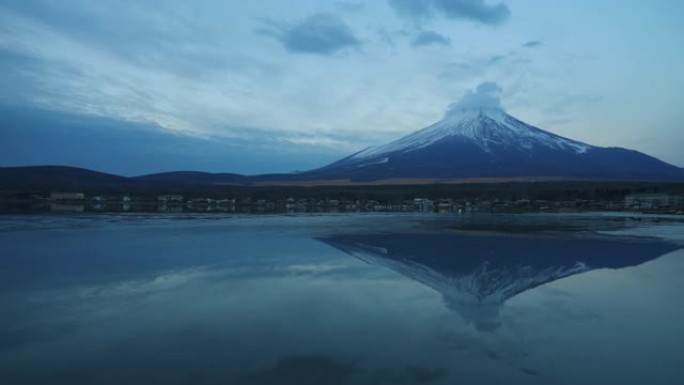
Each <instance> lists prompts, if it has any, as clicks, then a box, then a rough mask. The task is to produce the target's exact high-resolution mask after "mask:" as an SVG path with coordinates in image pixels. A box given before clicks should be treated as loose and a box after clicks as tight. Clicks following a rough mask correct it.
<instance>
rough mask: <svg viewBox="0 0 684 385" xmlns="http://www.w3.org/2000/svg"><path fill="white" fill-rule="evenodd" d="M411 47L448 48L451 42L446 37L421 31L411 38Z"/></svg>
mask: <svg viewBox="0 0 684 385" xmlns="http://www.w3.org/2000/svg"><path fill="white" fill-rule="evenodd" d="M411 45H412V46H414V47H425V46H430V45H441V46H446V47H450V46H451V40H450V39H449V38H448V37H446V36H444V35H442V34H439V33H437V32H433V31H422V32H420V33H419V34H418V35H417V36H416V37H415V38H413V40H412V41H411Z"/></svg>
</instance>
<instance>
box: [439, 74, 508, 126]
mask: <svg viewBox="0 0 684 385" xmlns="http://www.w3.org/2000/svg"><path fill="white" fill-rule="evenodd" d="M501 91H502V89H501V87H500V86H499V85H498V84H496V83H494V82H484V83H480V84H479V85H478V86H477V88H476V89H475V91H474V92H473V91H468V92H466V94H465V95H463V97H462V98H461V100H459V101H458V102H456V103H452V104H450V105H449V108H448V109H447V112H446V114H445V117H446V118H448V117H450V116H453V115H456V114H458V113H460V112H462V111H464V110H473V109H481V110H482V109H486V110H491V109H497V110H498V109H503V107H501V99H500V96H501Z"/></svg>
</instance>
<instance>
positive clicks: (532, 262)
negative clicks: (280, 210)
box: [0, 214, 684, 385]
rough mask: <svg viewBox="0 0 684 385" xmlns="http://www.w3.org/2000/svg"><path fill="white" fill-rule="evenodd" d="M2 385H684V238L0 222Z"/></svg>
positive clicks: (282, 219)
mask: <svg viewBox="0 0 684 385" xmlns="http://www.w3.org/2000/svg"><path fill="white" fill-rule="evenodd" d="M0 247H1V248H0V312H1V317H0V384H5V385H8V384H489V383H491V384H684V279H683V278H682V277H684V249H683V248H684V222H681V221H677V220H675V219H674V218H668V217H659V218H656V217H638V218H633V217H630V216H615V215H594V216H584V215H560V216H559V215H519V216H494V215H482V216H458V215H415V214H402V215H396V214H393V215H376V214H372V215H320V216H247V217H228V216H221V215H215V216H209V215H205V216H202V215H176V216H174V215H169V216H144V215H142V216H141V215H133V214H131V215H83V216H3V217H0Z"/></svg>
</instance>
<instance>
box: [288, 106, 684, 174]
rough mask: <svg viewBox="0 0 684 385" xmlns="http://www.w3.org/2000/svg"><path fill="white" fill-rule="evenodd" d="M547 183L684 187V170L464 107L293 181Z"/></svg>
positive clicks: (486, 110)
mask: <svg viewBox="0 0 684 385" xmlns="http://www.w3.org/2000/svg"><path fill="white" fill-rule="evenodd" d="M545 177H546V178H548V177H551V178H565V179H585V178H586V179H613V180H618V179H621V180H668V181H673V180H684V169H681V168H679V167H675V166H673V165H670V164H667V163H665V162H663V161H660V160H658V159H656V158H654V157H651V156H648V155H645V154H642V153H640V152H637V151H633V150H627V149H623V148H603V147H597V146H592V145H589V144H586V143H582V142H578V141H575V140H572V139H567V138H564V137H561V136H558V135H555V134H552V133H550V132H547V131H544V130H542V129H539V128H537V127H534V126H531V125H529V124H527V123H524V122H522V121H520V120H518V119H516V118H514V117H512V116H511V115H508V114H507V113H506V112H504V110H503V109H501V108H499V107H482V106H475V107H473V106H468V107H466V108H458V109H452V110H450V111H449V112H448V113H447V115H446V116H445V118H444V119H443V120H441V121H439V122H437V123H435V124H433V125H431V126H429V127H427V128H424V129H422V130H420V131H417V132H414V133H412V134H409V135H407V136H405V137H403V138H400V139H398V140H395V141H393V142H391V143H388V144H385V145H381V146H378V147H371V148H367V149H365V150H363V151H360V152H357V153H355V154H352V155H350V156H348V157H346V158H343V159H341V160H339V161H336V162H334V163H332V164H329V165H327V166H325V167H322V168H319V169H316V170H312V171H309V172H305V173H301V174H299V175H298V178H301V179H328V180H329V179H350V180H353V181H371V180H381V179H392V178H410V179H432V178H434V179H463V178H545Z"/></svg>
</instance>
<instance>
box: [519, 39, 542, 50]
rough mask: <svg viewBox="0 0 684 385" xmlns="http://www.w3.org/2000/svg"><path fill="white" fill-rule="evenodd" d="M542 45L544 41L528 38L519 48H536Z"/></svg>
mask: <svg viewBox="0 0 684 385" xmlns="http://www.w3.org/2000/svg"><path fill="white" fill-rule="evenodd" d="M542 45H544V43H542V42H541V41H539V40H530V41H528V42H527V43H525V44H523V45H522V46H521V48H537V47H541V46H542Z"/></svg>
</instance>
